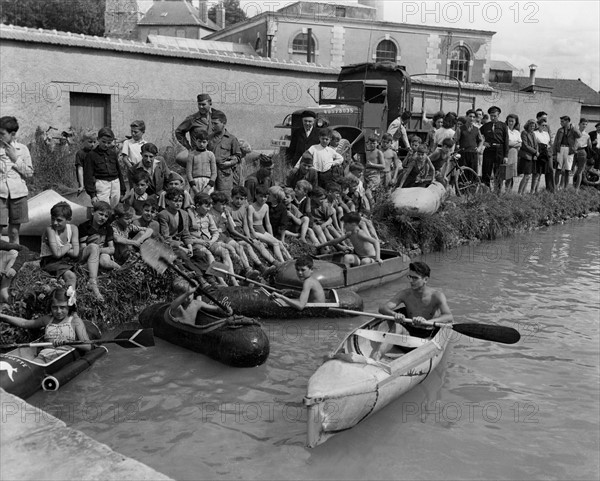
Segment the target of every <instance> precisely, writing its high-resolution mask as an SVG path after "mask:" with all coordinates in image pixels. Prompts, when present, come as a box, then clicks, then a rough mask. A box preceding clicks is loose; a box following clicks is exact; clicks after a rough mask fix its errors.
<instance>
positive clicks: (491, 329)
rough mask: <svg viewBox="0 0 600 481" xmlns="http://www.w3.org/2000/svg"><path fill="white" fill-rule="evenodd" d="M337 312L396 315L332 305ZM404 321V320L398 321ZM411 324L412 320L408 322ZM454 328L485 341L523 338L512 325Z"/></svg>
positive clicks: (505, 341)
mask: <svg viewBox="0 0 600 481" xmlns="http://www.w3.org/2000/svg"><path fill="white" fill-rule="evenodd" d="M329 309H332V310H334V311H337V312H343V313H345V314H354V315H358V316H371V317H376V318H378V319H386V320H388V321H395V319H394V316H386V315H385V314H379V313H374V312H362V311H353V310H351V309H340V308H337V307H330V308H329ZM396 322H402V321H396ZM407 324H410V322H407ZM443 325H444V323H439V324H438V323H436V322H433V326H434V327H441V326H443ZM452 330H453V331H455V332H458V333H460V334H464V335H465V336H469V337H474V338H475V339H483V340H484V341H493V342H501V343H503V344H515V343H516V342H518V341H519V339H521V335H520V334H519V331H517V330H516V329H513V328H512V327H504V326H496V325H494V324H479V323H463V324H452Z"/></svg>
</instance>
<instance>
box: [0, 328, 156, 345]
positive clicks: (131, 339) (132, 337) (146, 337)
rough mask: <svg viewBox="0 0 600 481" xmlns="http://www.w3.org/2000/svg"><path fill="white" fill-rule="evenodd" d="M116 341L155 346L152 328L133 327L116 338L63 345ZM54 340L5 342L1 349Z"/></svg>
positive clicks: (122, 343) (117, 342)
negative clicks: (19, 342) (18, 342)
mask: <svg viewBox="0 0 600 481" xmlns="http://www.w3.org/2000/svg"><path fill="white" fill-rule="evenodd" d="M108 343H115V344H118V345H119V346H121V347H124V348H127V349H130V348H134V347H151V346H154V334H153V330H152V328H148V329H131V330H127V331H121V332H119V334H117V336H116V337H115V338H114V339H95V340H92V341H70V342H65V343H64V344H61V346H81V345H82V344H108ZM53 345H54V344H53V343H52V342H25V343H21V344H4V345H2V346H0V349H16V348H17V347H52V346H53Z"/></svg>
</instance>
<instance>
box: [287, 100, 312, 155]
mask: <svg viewBox="0 0 600 481" xmlns="http://www.w3.org/2000/svg"><path fill="white" fill-rule="evenodd" d="M316 118H317V115H316V114H315V113H314V112H313V111H312V110H305V111H304V112H302V128H300V129H294V130H292V137H291V139H290V146H289V147H288V148H287V150H286V157H287V161H288V162H289V164H290V165H294V164H295V163H296V161H297V160H298V158H300V156H301V155H302V154H303V153H304V152H306V151H307V150H308V149H309V148H310V147H311V146H313V145H317V144H318V143H319V131H318V129H317V128H316V127H315V120H316Z"/></svg>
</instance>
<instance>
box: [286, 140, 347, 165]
mask: <svg viewBox="0 0 600 481" xmlns="http://www.w3.org/2000/svg"><path fill="white" fill-rule="evenodd" d="M308 151H309V152H310V153H311V154H312V156H313V168H314V169H315V170H316V171H317V172H327V171H328V170H329V169H331V168H332V167H333V166H334V165H341V164H342V163H343V162H344V158H343V157H342V156H341V155H340V154H338V153H337V152H336V151H335V150H334V149H333V148H332V147H329V146H327V147H323V146H322V145H321V144H317V145H312V146H311V147H310V148H309V149H308ZM299 166H300V160H298V162H297V163H296V165H295V167H299Z"/></svg>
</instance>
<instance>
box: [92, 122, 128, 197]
mask: <svg viewBox="0 0 600 481" xmlns="http://www.w3.org/2000/svg"><path fill="white" fill-rule="evenodd" d="M114 140H115V135H114V134H113V131H112V130H111V129H109V128H108V127H103V128H101V129H100V130H99V131H98V145H97V146H96V148H94V149H92V150H90V152H89V153H88V154H87V156H86V157H85V160H84V162H83V182H84V187H85V191H86V192H87V193H88V195H89V196H90V199H92V204H95V203H96V202H98V201H99V200H101V201H104V202H107V203H108V204H110V206H111V207H115V206H116V205H117V204H118V203H119V201H120V200H121V199H122V198H123V196H124V195H125V190H126V189H125V180H124V178H123V173H122V172H121V166H120V165H119V159H118V157H117V152H116V150H115V148H114Z"/></svg>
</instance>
